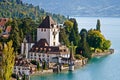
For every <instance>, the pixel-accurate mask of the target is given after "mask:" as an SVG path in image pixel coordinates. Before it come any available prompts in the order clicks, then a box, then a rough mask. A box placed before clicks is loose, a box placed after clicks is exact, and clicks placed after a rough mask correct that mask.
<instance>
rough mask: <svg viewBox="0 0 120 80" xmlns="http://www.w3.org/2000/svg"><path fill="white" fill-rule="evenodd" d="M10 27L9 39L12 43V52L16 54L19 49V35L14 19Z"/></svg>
mask: <svg viewBox="0 0 120 80" xmlns="http://www.w3.org/2000/svg"><path fill="white" fill-rule="evenodd" d="M11 26H12V30H11V33H10V37H9V39H10V40H12V41H13V47H14V51H15V52H16V53H17V51H18V49H19V48H20V34H19V29H18V24H17V22H16V20H15V19H14V20H13V21H12V23H11Z"/></svg>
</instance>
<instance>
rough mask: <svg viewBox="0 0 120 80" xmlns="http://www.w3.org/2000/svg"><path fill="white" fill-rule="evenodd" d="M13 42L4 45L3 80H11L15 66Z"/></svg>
mask: <svg viewBox="0 0 120 80" xmlns="http://www.w3.org/2000/svg"><path fill="white" fill-rule="evenodd" d="M12 45H13V42H12V41H9V42H7V44H4V48H3V51H2V66H1V67H2V70H1V72H0V73H1V74H2V80H11V74H12V71H13V66H14V59H15V54H14V48H13V47H12Z"/></svg>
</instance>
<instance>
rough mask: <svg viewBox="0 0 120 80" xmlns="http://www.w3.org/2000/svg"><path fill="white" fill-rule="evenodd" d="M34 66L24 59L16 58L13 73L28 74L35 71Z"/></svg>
mask: <svg viewBox="0 0 120 80" xmlns="http://www.w3.org/2000/svg"><path fill="white" fill-rule="evenodd" d="M35 69H36V66H35V65H33V64H31V63H30V62H29V61H27V60H25V59H16V60H15V65H14V69H13V73H15V74H18V75H23V74H25V75H30V74H32V73H34V72H35Z"/></svg>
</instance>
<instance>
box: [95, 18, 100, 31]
mask: <svg viewBox="0 0 120 80" xmlns="http://www.w3.org/2000/svg"><path fill="white" fill-rule="evenodd" d="M100 26H101V24H100V20H99V19H98V20H97V24H96V30H97V31H100V32H101V30H100Z"/></svg>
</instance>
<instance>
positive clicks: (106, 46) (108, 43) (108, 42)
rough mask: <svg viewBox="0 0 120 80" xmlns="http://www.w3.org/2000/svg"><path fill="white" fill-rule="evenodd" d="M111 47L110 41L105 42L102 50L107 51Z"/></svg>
mask: <svg viewBox="0 0 120 80" xmlns="http://www.w3.org/2000/svg"><path fill="white" fill-rule="evenodd" d="M110 46H111V42H110V40H105V41H104V43H103V48H102V49H103V50H108V49H109V48H110Z"/></svg>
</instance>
